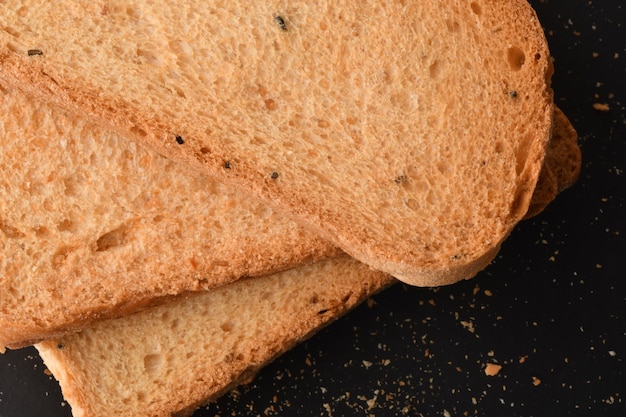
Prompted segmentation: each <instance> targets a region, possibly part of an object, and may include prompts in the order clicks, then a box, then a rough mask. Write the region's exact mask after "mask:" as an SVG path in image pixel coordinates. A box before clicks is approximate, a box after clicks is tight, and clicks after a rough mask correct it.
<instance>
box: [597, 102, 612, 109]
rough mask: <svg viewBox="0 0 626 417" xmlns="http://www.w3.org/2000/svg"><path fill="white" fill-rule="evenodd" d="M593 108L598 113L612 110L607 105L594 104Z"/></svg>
mask: <svg viewBox="0 0 626 417" xmlns="http://www.w3.org/2000/svg"><path fill="white" fill-rule="evenodd" d="M593 108H594V109H596V110H598V111H609V110H611V108H610V107H609V105H608V104H606V103H593Z"/></svg>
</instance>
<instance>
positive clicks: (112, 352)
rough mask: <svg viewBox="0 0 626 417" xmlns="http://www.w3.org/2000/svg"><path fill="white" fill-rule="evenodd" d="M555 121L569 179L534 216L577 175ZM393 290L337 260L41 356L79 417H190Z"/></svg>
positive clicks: (234, 288)
mask: <svg viewBox="0 0 626 417" xmlns="http://www.w3.org/2000/svg"><path fill="white" fill-rule="evenodd" d="M557 114H558V116H557V117H556V118H555V120H556V122H557V125H556V126H555V129H554V132H555V133H554V136H553V139H552V141H551V148H550V149H551V152H550V155H551V158H550V159H549V160H546V162H548V161H551V162H550V164H551V165H550V169H551V172H552V171H556V172H562V173H563V174H562V175H560V176H559V181H558V183H557V181H556V176H554V175H551V176H549V177H548V178H549V179H550V178H551V179H554V183H555V185H556V186H555V187H547V188H545V189H543V190H542V189H537V190H536V192H535V195H534V196H533V204H532V206H533V207H535V208H537V211H536V212H535V214H537V213H538V212H539V211H540V209H541V208H542V207H545V205H543V206H542V205H540V204H535V198H539V199H540V200H541V202H542V203H543V202H546V201H547V202H549V201H551V199H553V198H554V195H551V194H550V193H551V192H552V190H558V191H560V190H562V189H564V188H566V187H567V186H569V185H571V184H572V183H573V182H574V181H575V180H576V178H577V176H578V173H577V172H578V170H577V169H576V168H575V161H578V164H580V150H579V149H578V146H577V145H576V143H577V135H576V131H575V130H574V129H573V128H572V127H571V124H570V123H569V120H568V119H567V118H566V117H565V115H563V113H562V112H560V111H558V112H557ZM556 144H558V145H556ZM565 144H568V145H565ZM555 145H556V146H557V148H556V149H553V146H555ZM572 145H573V146H572ZM559 167H566V168H567V169H561V168H559ZM544 182H545V181H544ZM547 202H546V203H545V204H547ZM392 283H393V280H392V279H390V278H389V277H387V276H385V275H384V274H382V273H379V272H375V271H372V270H371V269H368V268H365V267H364V265H363V264H359V263H358V262H356V261H354V260H352V259H350V258H336V259H334V260H329V261H321V262H319V263H317V264H312V265H307V266H303V267H300V268H298V269H294V270H291V271H288V272H284V273H280V274H276V275H273V276H268V277H262V278H254V279H247V280H240V281H237V282H235V283H233V284H230V285H227V286H222V287H219V288H217V289H215V290H213V291H209V292H206V293H202V294H200V295H197V296H194V297H192V298H189V299H187V300H179V301H175V302H173V303H169V304H164V305H161V306H158V307H154V308H152V309H149V310H145V311H143V312H141V313H139V314H135V315H132V316H128V317H123V318H119V319H117V320H112V321H106V322H100V323H97V324H94V325H93V327H92V328H90V329H87V330H85V331H83V332H81V333H77V334H73V335H69V336H66V337H63V338H61V339H58V340H48V341H45V342H42V343H39V344H37V345H36V348H37V349H38V350H39V352H40V354H41V356H42V358H43V359H44V361H45V363H46V365H47V366H48V368H49V369H50V370H51V371H52V373H53V375H54V376H55V377H56V378H57V380H58V381H59V383H60V385H61V389H62V392H63V395H64V396H65V399H66V400H67V401H68V402H69V404H70V405H71V407H72V412H73V414H74V416H75V417H79V416H80V417H91V416H100V415H116V416H127V417H140V416H147V415H150V416H169V415H172V414H173V413H178V414H176V415H181V416H182V415H187V414H191V413H192V412H193V410H194V409H195V408H196V407H198V406H200V405H201V404H203V403H205V402H207V401H210V400H212V399H215V398H217V397H218V396H219V395H221V394H222V393H224V392H226V391H227V390H229V389H231V388H234V387H235V386H237V385H239V384H241V383H243V382H245V381H246V380H248V379H249V378H251V377H252V376H253V375H254V374H255V373H256V371H257V370H258V369H260V368H261V367H262V366H263V365H265V364H267V363H268V362H269V361H271V360H272V359H273V358H275V357H276V356H277V355H280V354H281V353H283V352H285V351H286V350H287V349H289V348H291V347H292V346H294V345H295V344H296V343H298V342H300V341H302V340H303V339H304V338H306V337H308V336H310V335H312V334H313V333H314V332H315V331H317V330H318V329H320V328H321V327H322V326H324V325H327V324H329V323H330V322H332V321H333V320H335V319H336V318H337V317H339V316H340V315H342V314H344V313H346V312H347V311H349V310H350V309H351V308H353V307H354V306H356V305H357V304H358V303H359V302H360V301H362V300H364V299H365V298H367V297H369V296H371V295H373V294H374V293H375V292H376V291H379V290H381V289H382V288H384V287H386V286H388V285H391V284H392ZM214 340H217V342H216V343H212V341H214ZM198 349H200V351H198ZM103 352H104V354H103ZM166 392H170V393H176V395H164V393H166Z"/></svg>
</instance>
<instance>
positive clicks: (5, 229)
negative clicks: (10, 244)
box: [0, 220, 24, 239]
mask: <svg viewBox="0 0 626 417" xmlns="http://www.w3.org/2000/svg"><path fill="white" fill-rule="evenodd" d="M0 231H2V233H4V234H5V236H6V237H8V238H10V239H15V238H19V237H24V234H23V233H22V232H20V231H19V230H18V229H17V228H16V227H13V226H11V225H9V224H7V223H5V222H3V221H2V220H0Z"/></svg>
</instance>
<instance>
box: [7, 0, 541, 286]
mask: <svg viewBox="0 0 626 417" xmlns="http://www.w3.org/2000/svg"><path fill="white" fill-rule="evenodd" d="M18 6H19V7H18ZM0 21H1V22H2V27H1V30H0V79H2V80H4V81H6V82H10V83H12V84H13V85H15V86H19V88H22V89H24V90H27V91H28V92H29V93H30V94H33V95H36V96H38V97H39V98H43V99H45V100H48V101H52V102H55V103H57V104H60V105H62V106H64V107H66V108H68V109H70V110H71V111H73V112H78V113H80V114H84V115H88V116H89V117H92V118H95V119H97V120H99V121H100V122H102V123H106V124H108V125H109V126H111V127H113V128H114V129H115V130H117V131H119V132H122V133H124V134H125V135H131V136H133V137H135V138H137V139H139V140H141V141H142V142H143V143H145V144H149V145H150V146H151V147H152V148H153V149H155V150H157V151H158V152H161V153H163V154H165V155H167V156H168V157H170V158H172V159H175V160H178V161H183V162H185V163H186V164H189V165H190V166H193V167H194V168H195V169H198V170H200V171H201V172H204V173H207V174H209V175H211V176H212V177H214V178H216V179H219V181H222V182H225V183H228V184H229V185H231V186H234V187H236V188H237V189H239V190H243V191H245V192H249V193H251V194H253V195H256V196H258V197H260V198H262V199H263V200H264V201H266V202H268V203H270V204H273V205H274V206H276V207H280V208H281V210H285V211H286V212H288V213H290V214H291V215H292V216H293V217H294V218H297V219H300V221H301V222H303V224H306V225H308V227H309V228H310V229H311V230H314V231H315V232H316V233H317V234H319V235H320V236H323V237H324V238H326V239H328V240H330V241H332V242H334V243H335V244H336V245H337V246H339V247H341V248H342V249H344V250H345V251H346V252H348V253H349V254H351V255H352V256H354V257H355V258H357V259H359V260H361V261H362V262H364V263H366V264H369V265H371V266H373V267H374V268H376V269H379V270H383V271H386V272H388V273H390V274H392V275H394V276H397V277H398V278H400V279H402V280H404V281H406V282H408V283H411V284H415V285H442V284H446V283H451V282H454V281H457V280H460V279H463V278H468V277H471V276H472V275H474V274H475V273H476V272H477V271H479V270H480V269H482V268H483V267H485V266H486V265H487V264H488V263H489V261H490V260H491V259H492V258H493V257H494V256H495V254H496V253H497V251H498V249H499V246H500V244H501V242H502V241H503V240H504V239H505V238H506V236H507V235H508V234H509V232H510V231H511V230H512V228H513V227H514V225H515V224H516V223H517V222H518V221H519V220H521V219H522V218H523V217H524V215H525V214H526V212H527V209H528V207H529V203H530V200H531V196H532V193H533V190H534V188H535V184H536V182H537V178H538V176H539V172H540V169H541V166H542V162H543V158H544V153H545V147H546V146H547V143H548V140H549V136H550V129H551V125H552V114H553V110H552V107H553V104H552V91H551V89H550V77H551V74H552V66H551V62H550V56H549V51H548V47H547V42H546V39H545V37H544V35H543V31H542V28H541V25H540V24H539V22H538V19H537V17H536V15H535V13H534V11H533V10H532V8H531V7H530V6H529V4H528V3H527V2H526V1H525V0H503V1H498V2H488V1H483V0H477V1H468V0H451V1H446V2H441V1H435V0H428V1H409V2H407V1H389V2H374V1H370V2H362V1H341V2H325V3H323V4H319V3H315V5H313V4H311V3H310V2H306V1H301V0H281V1H269V2H254V3H250V2H245V1H228V2H211V3H210V4H207V3H205V2H198V1H196V2H191V3H187V4H186V5H185V6H181V4H180V2H178V1H175V0H168V1H163V2H159V3H158V5H153V4H151V3H149V2H146V1H138V2H134V3H133V4H132V5H128V4H127V3H125V2H98V1H95V2H94V1H93V0H74V1H68V2H64V5H63V7H62V8H60V7H58V5H57V4H55V3H53V2H47V3H43V4H40V3H36V4H35V3H33V4H27V3H26V2H20V3H19V4H16V5H8V6H5V7H2V8H1V9H0Z"/></svg>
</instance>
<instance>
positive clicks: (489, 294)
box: [484, 290, 493, 297]
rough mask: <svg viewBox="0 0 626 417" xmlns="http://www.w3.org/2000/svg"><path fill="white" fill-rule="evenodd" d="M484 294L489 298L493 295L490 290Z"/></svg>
mask: <svg viewBox="0 0 626 417" xmlns="http://www.w3.org/2000/svg"><path fill="white" fill-rule="evenodd" d="M484 293H485V295H486V296H487V297H491V296H492V295H493V293H492V292H491V291H490V290H485V291H484Z"/></svg>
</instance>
